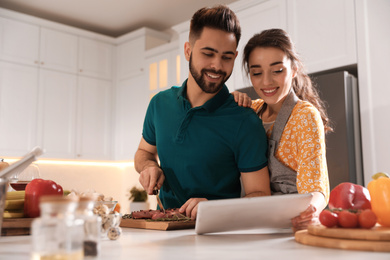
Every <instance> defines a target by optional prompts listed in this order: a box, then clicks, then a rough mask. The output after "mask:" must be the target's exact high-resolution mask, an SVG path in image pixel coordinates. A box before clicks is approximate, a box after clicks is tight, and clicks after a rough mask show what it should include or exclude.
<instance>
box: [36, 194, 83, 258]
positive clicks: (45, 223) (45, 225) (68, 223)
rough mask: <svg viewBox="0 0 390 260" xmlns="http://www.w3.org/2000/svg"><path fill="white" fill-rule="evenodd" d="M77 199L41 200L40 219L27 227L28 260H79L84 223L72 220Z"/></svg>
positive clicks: (81, 253) (81, 250) (54, 198)
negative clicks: (30, 249) (29, 254)
mask: <svg viewBox="0 0 390 260" xmlns="http://www.w3.org/2000/svg"><path fill="white" fill-rule="evenodd" d="M77 206H78V198H75V197H63V196H58V195H57V196H56V195H54V196H53V195H52V196H42V197H41V198H40V204H39V207H40V209H41V216H40V217H39V218H36V219H35V220H34V221H33V223H32V225H31V235H32V251H33V252H32V258H31V259H32V260H44V259H61V260H79V259H80V260H81V259H83V257H84V250H83V238H84V235H83V234H84V221H83V220H82V219H80V218H76V217H75V211H76V208H77Z"/></svg>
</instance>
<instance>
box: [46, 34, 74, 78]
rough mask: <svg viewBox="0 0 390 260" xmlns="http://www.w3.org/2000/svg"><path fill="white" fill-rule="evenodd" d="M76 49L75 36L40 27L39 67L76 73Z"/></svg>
mask: <svg viewBox="0 0 390 260" xmlns="http://www.w3.org/2000/svg"><path fill="white" fill-rule="evenodd" d="M77 49H78V38H77V36H75V35H72V34H68V33H64V32H60V31H54V30H50V29H46V28H41V48H40V66H41V67H43V68H46V69H54V70H59V71H64V72H70V73H77Z"/></svg>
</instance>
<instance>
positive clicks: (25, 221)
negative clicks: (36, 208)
mask: <svg viewBox="0 0 390 260" xmlns="http://www.w3.org/2000/svg"><path fill="white" fill-rule="evenodd" d="M33 220H34V218H4V219H3V225H2V227H1V235H2V236H22V235H30V233H31V223H32V221H33Z"/></svg>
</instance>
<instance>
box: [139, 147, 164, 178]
mask: <svg viewBox="0 0 390 260" xmlns="http://www.w3.org/2000/svg"><path fill="white" fill-rule="evenodd" d="M150 166H156V167H159V164H158V159H157V156H155V155H154V154H151V153H149V152H147V151H145V150H142V149H138V150H137V152H136V153H135V156H134V167H135V170H136V171H137V172H138V173H140V172H142V171H143V170H144V169H145V168H146V167H150Z"/></svg>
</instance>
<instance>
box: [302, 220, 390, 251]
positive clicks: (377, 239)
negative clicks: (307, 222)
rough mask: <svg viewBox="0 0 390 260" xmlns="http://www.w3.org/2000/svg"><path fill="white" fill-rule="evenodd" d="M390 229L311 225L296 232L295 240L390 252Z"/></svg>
mask: <svg viewBox="0 0 390 260" xmlns="http://www.w3.org/2000/svg"><path fill="white" fill-rule="evenodd" d="M389 232H390V229H389V228H383V227H379V226H377V227H375V228H373V229H345V228H325V227H324V226H310V227H309V228H308V230H302V231H298V232H296V233H295V240H296V241H297V242H299V243H301V244H305V245H310V246H319V247H326V248H338V249H347V250H361V251H376V252H390V233H389Z"/></svg>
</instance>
